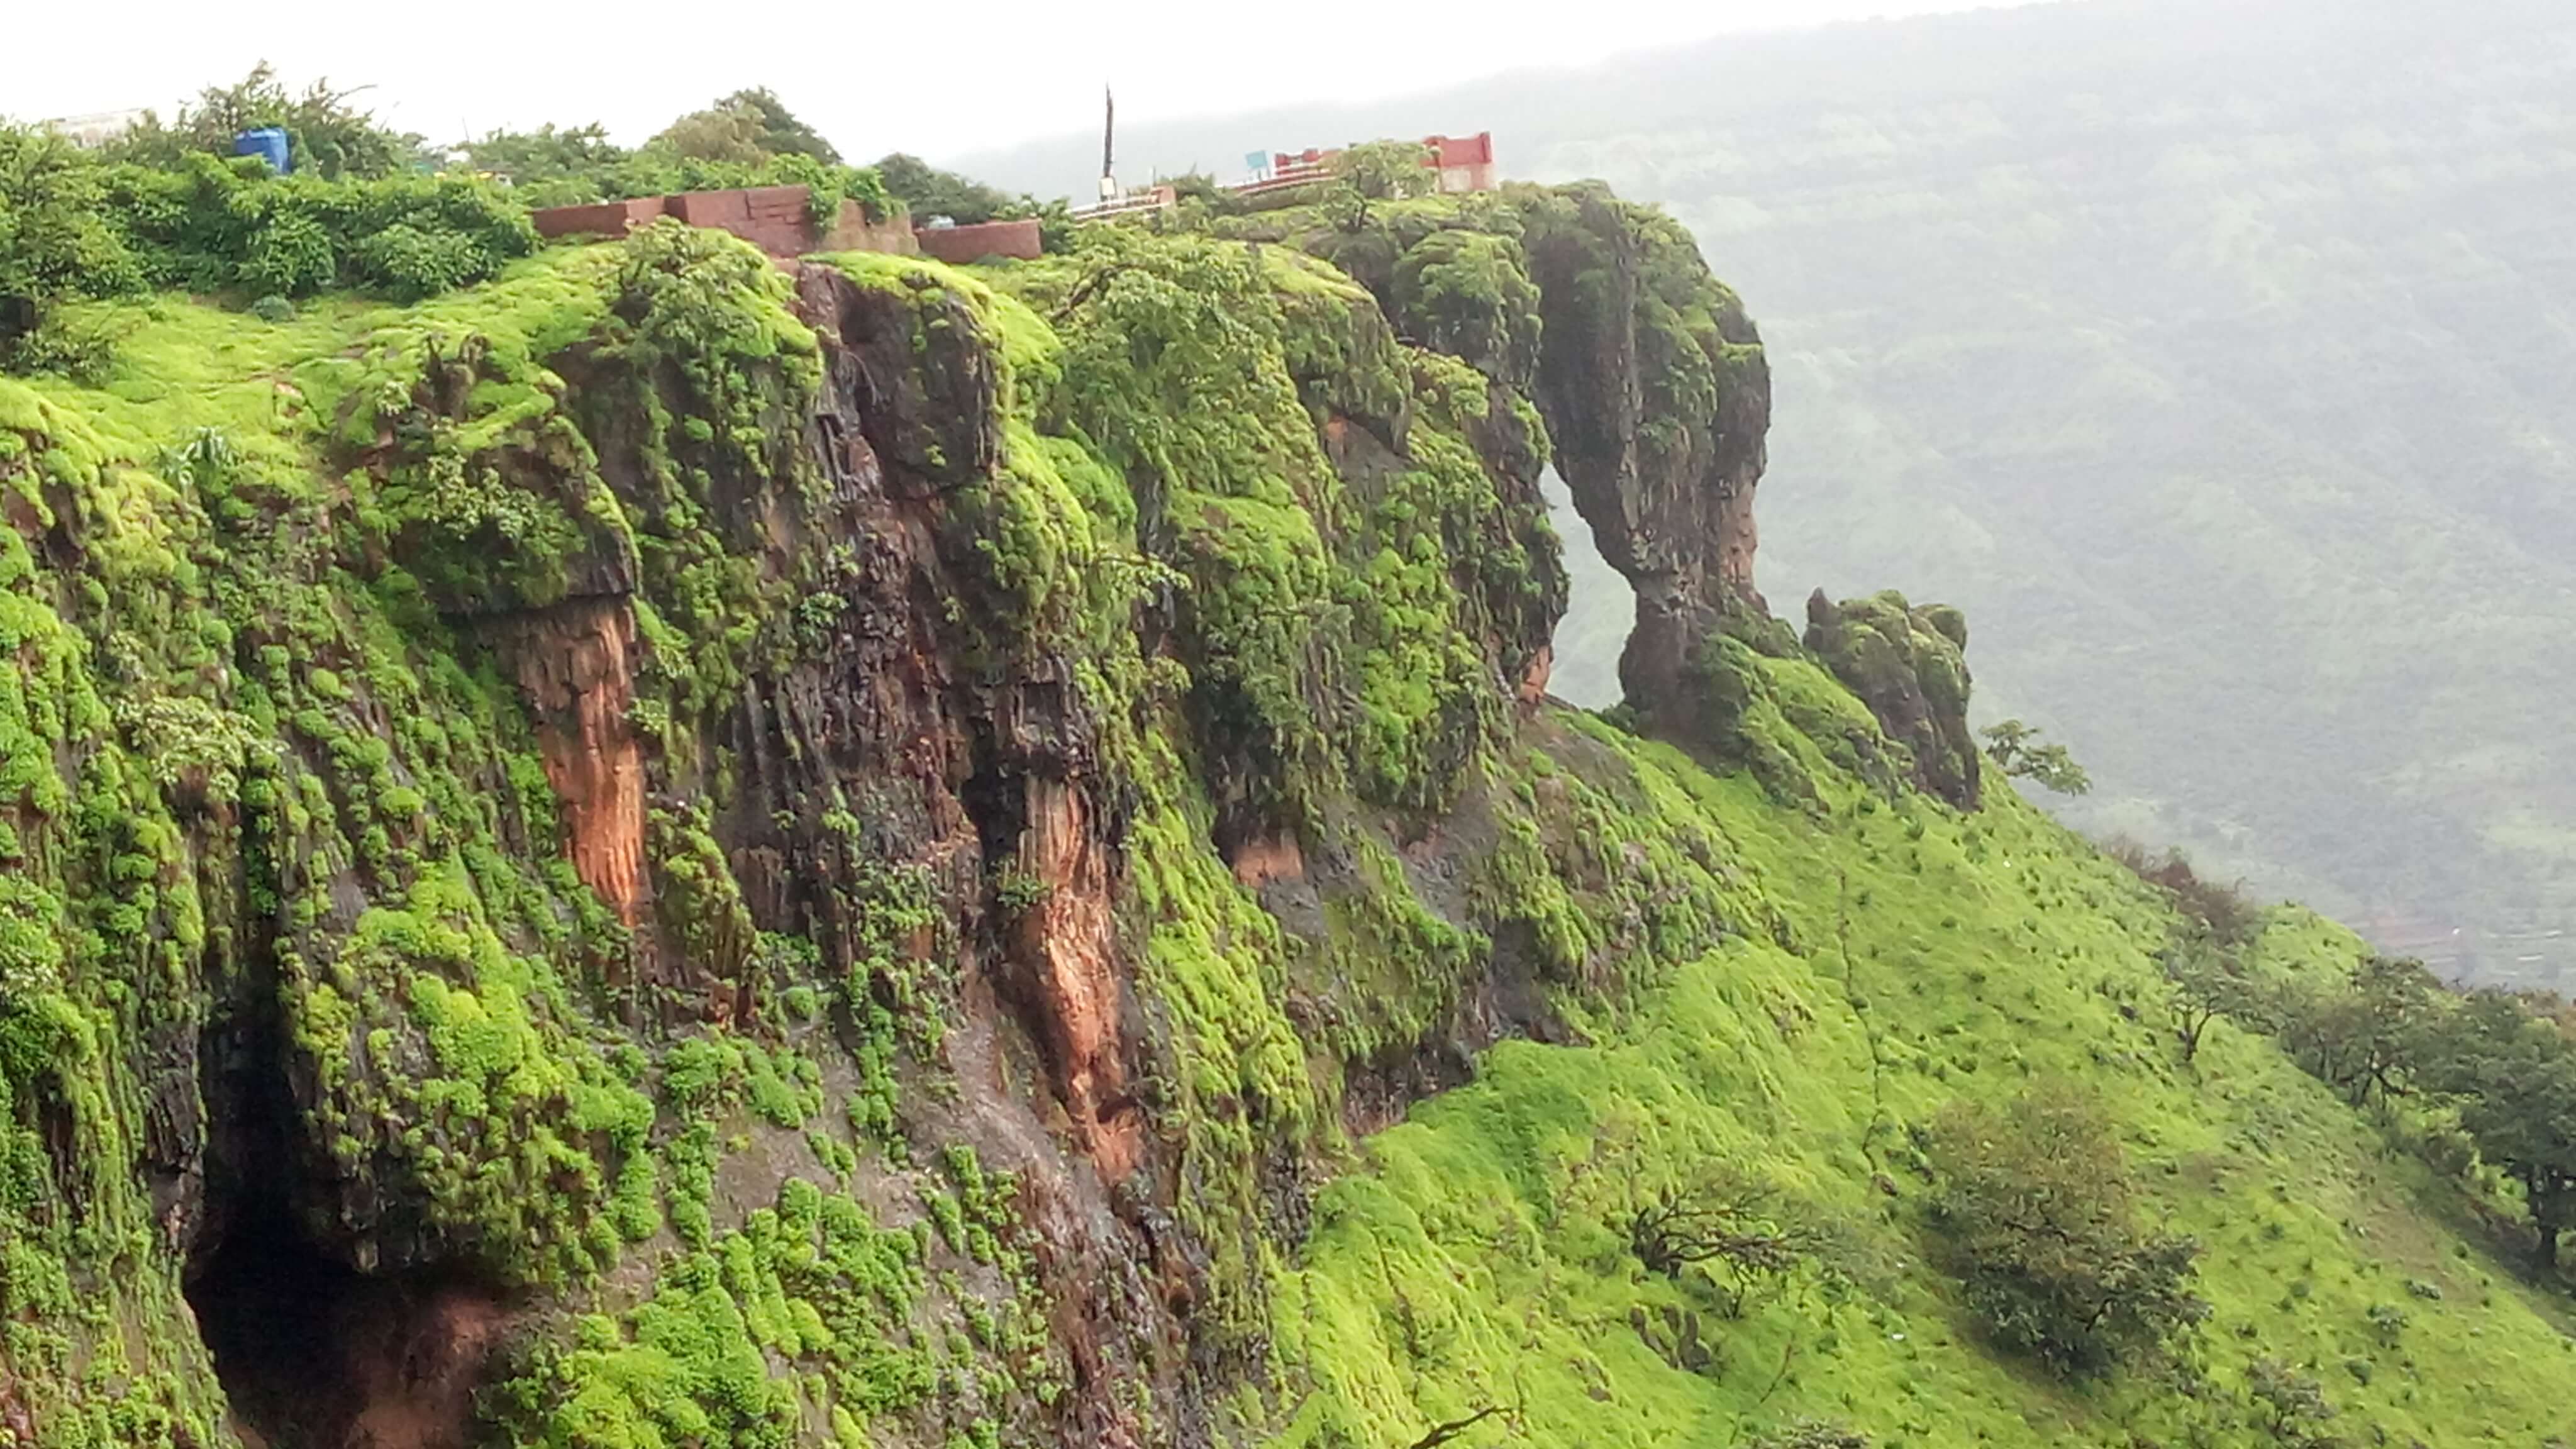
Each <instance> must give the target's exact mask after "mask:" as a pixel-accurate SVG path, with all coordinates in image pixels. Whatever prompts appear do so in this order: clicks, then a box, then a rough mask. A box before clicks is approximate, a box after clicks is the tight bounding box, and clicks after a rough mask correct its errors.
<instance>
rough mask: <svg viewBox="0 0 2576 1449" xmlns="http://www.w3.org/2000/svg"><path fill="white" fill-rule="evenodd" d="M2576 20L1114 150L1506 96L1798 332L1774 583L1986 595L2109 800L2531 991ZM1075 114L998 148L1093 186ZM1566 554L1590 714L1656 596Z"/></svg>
mask: <svg viewBox="0 0 2576 1449" xmlns="http://www.w3.org/2000/svg"><path fill="white" fill-rule="evenodd" d="M2569 24H2570V22H2569V19H2568V14H2567V11H2566V9H2565V7H2563V6H2559V5H2555V4H2552V3H2548V0H2469V3H2463V4H2457V5H2445V6H2424V5H2417V4H2408V3H2402V0H2364V3H2346V0H2266V3H2264V4H2261V5H2258V6H2253V7H2248V6H2244V5H2237V4H2222V3H2215V0H2180V3H2171V0H2088V3H2084V4H2065V5H2034V6H2023V7H2017V8H2015V7H2006V8H2003V9H2001V10H1998V11H1995V12H1992V13H1983V14H1976V15H1960V16H1950V17H1932V18H1923V19H1916V20H1908V21H1904V22H1897V23H1887V24H1876V25H1868V26H1843V27H1837V28H1834V29H1831V30H1824V31H1817V32H1813V33H1808V34H1780V35H1766V36H1741V37H1733V38H1728V39H1724V40H1719V41H1713V42H1709V43H1706V44H1701V45H1693V46H1687V47H1680V48H1675V49H1672V50H1670V51H1667V52H1663V53H1658V54H1655V55H1652V56H1647V55H1640V56H1637V57H1632V58H1628V59H1623V60H1620V61H1617V62H1612V63H1608V64H1605V65H1603V66H1600V67H1597V68H1594V69H1591V70H1586V71H1581V72H1569V73H1563V74H1557V75H1551V76H1545V77H1533V76H1521V77H1514V78H1512V79H1510V80H1508V81H1501V82H1494V83H1486V84H1479V85H1474V86H1467V87H1461V88H1457V89H1453V90H1449V91H1446V92H1442V93H1438V94H1432V95H1425V96H1419V97H1412V98H1407V99H1405V100H1402V101H1391V102H1386V103H1381V104H1376V105H1371V106H1368V107H1364V108H1360V109H1359V110H1357V111H1355V112H1330V113H1326V112H1319V111H1315V110H1312V109H1300V110H1295V111H1283V112H1278V113H1273V114H1266V115H1256V116H1247V117H1242V118H1239V119H1234V120H1224V121H1209V120H1194V121H1192V122H1191V123H1189V125H1187V126H1186V127H1180V126H1172V127H1163V128H1157V127H1153V126H1148V125H1145V124H1142V123H1139V124H1136V125H1132V126H1130V127H1128V128H1127V129H1126V130H1125V131H1123V132H1122V135H1121V141H1122V144H1123V145H1124V147H1125V148H1126V150H1127V152H1128V153H1129V154H1132V155H1136V156H1139V157H1145V158H1152V157H1156V156H1188V155H1207V154H1211V153H1213V154H1220V155H1224V154H1232V152H1233V151H1235V150H1238V149H1244V148H1254V147H1263V146H1270V147H1278V146H1292V147H1293V146H1296V145H1302V144H1313V143H1319V142H1330V141H1332V140H1336V139H1339V138H1341V137H1343V136H1347V135H1350V134H1352V133H1354V132H1363V133H1364V132H1368V131H1375V132H1381V133H1387V134H1396V135H1407V134H1413V135H1418V134H1422V133H1424V132H1427V131H1447V132H1451V133H1455V132H1458V131H1461V130H1470V129H1482V128H1487V127H1490V128H1492V130H1493V131H1494V132H1495V135H1496V140H1497V145H1498V147H1499V148H1500V155H1501V158H1502V161H1503V163H1504V166H1505V169H1506V171H1507V172H1508V173H1509V174H1513V175H1518V176H1525V177H1533V178H1537V179H1542V180H1544V179H1553V178H1570V177H1576V176H1599V177H1604V178H1606V179H1608V180H1609V181H1611V182H1612V183H1613V184H1615V185H1616V186H1617V187H1618V188H1619V189H1620V191H1621V192H1622V194H1624V195H1628V196H1633V197H1639V198H1643V199H1647V200H1652V201H1655V202H1658V203H1660V204H1662V205H1664V206H1665V207H1667V208H1668V209H1669V210H1670V211H1671V212H1672V213H1673V214H1674V215H1675V216H1676V217H1678V218H1680V219H1681V220H1682V221H1684V222H1685V223H1687V224H1688V225H1689V226H1690V228H1691V229H1692V230H1693V231H1694V232H1695V233H1696V234H1697V235H1698V237H1699V238H1700V241H1701V243H1702V245H1703V246H1704V247H1705V248H1706V249H1707V251H1708V254H1709V256H1710V258H1711V259H1712V261H1713V263H1714V264H1716V265H1717V267H1718V269H1719V270H1720V271H1722V272H1723V273H1724V274H1725V275H1726V276H1727V277H1728V279H1729V280H1730V281H1732V282H1734V283H1735V284H1736V285H1738V286H1739V287H1740V288H1741V289H1742V290H1743V291H1744V293H1745V295H1746V296H1747V297H1748V298H1750V299H1752V301H1753V302H1754V303H1755V305H1756V308H1757V310H1758V311H1759V313H1760V315H1761V316H1762V319H1763V323H1764V330H1765V334H1766V337H1767V340H1768V341H1769V343H1770V346H1771V352H1772V359H1773V367H1774V370H1775V373H1776V375H1777V376H1778V378H1779V393H1780V399H1781V405H1780V410H1779V414H1778V420H1777V426H1776V427H1775V429H1774V432H1773V435H1772V459H1773V464H1774V467H1773V472H1772V475H1771V476H1772V481H1771V485H1770V486H1769V487H1768V488H1767V489H1766V490H1765V493H1764V503H1763V508H1762V512H1763V563H1762V577H1763V580H1764V582H1765V585H1766V587H1768V588H1769V589H1771V590H1772V591H1773V594H1774V597H1775V600H1779V599H1786V600H1791V601H1794V600H1796V599H1798V598H1800V597H1803V596H1804V595H1805V594H1806V592H1807V591H1808V589H1809V588H1811V587H1813V586H1814V585H1816V584H1817V583H1820V582H1821V583H1823V584H1824V585H1826V586H1827V587H1828V588H1829V589H1832V590H1834V591H1835V592H1836V593H1838V594H1841V593H1853V592H1860V591H1863V590H1867V589H1875V588H1880V587H1885V586H1888V585H1891V584H1893V585H1898V586H1901V587H1903V588H1905V589H1906V590H1907V591H1908V592H1909V593H1913V594H1915V595H1917V596H1926V595H1928V596H1931V597H1935V598H1941V599H1945V600H1948V601H1950V602H1952V603H1955V604H1958V605H1960V606H1962V607H1964V608H1965V609H1966V610H1967V612H1968V614H1969V616H1970V617H1971V618H1973V619H1976V620H1977V621H1978V624H1979V628H1980V631H1981V632H1980V636H1979V641H1978V650H1977V653H1978V660H1979V683H1980V686H1981V688H1980V694H1981V696H1982V698H1983V701H1984V703H1983V705H1982V708H1983V709H1985V710H1987V711H1991V713H1990V714H1987V715H1983V716H1981V718H1980V723H1984V722H1986V721H1987V720H1988V719H1991V718H1993V717H1997V716H2002V715H2020V716H2022V717H2024V718H2026V719H2028V720H2030V721H2031V722H2033V723H2035V724H2038V725H2041V726H2044V727H2045V728H2047V729H2048V730H2049V732H2050V733H2051V734H2052V735H2054V736H2057V737H2058V738H2061V739H2063V740H2065V741H2067V742H2068V743H2070V744H2071V745H2072V746H2073V747H2074V748H2075V750H2076V752H2077V754H2078V755H2079V756H2080V757H2081V758H2082V759H2083V760H2084V761H2085V762H2086V763H2087V765H2089V766H2090V767H2091V769H2092V771H2093V773H2094V776H2095V784H2096V788H2095V790H2094V791H2093V793H2092V794H2091V795H2090V796H2089V797H2087V798H2086V799H2085V800H2084V801H2082V802H2080V803H2079V804H2075V805H2072V806H2066V807H2061V808H2066V809H2067V810H2068V812H2069V818H2071V819H2073V820H2075V821H2076V822H2077V823H2078V824H2080V825H2082V826H2084V827H2085V828H2088V829H2092V830H2096V831H2101V830H2126V831H2128V832H2130V833H2133V834H2137V835H2139V836H2141V837H2144V838H2149V839H2158V840H2178V841H2182V842H2185V843H2186V844H2188V845H2189V846H2190V848H2191V849H2192V851H2193V853H2194V855H2195V856H2196V857H2198V858H2200V859H2201V860H2203V861H2204V862H2205V863H2208V864H2209V865H2211V866H2212V867H2213V868H2214V869H2219V870H2220V871H2221V872H2222V873H2223V874H2225V875H2227V876H2231V877H2232V876H2236V875H2248V876H2251V877H2252V878H2254V879H2257V880H2259V881H2261V882H2262V883H2263V884H2264V886H2265V888H2266V889H2267V890H2269V891H2272V892H2275V893H2294V894H2297V895H2300V896H2301V897H2303V898H2307V899H2312V900H2315V901H2317V902H2318V903H2319V904H2320V905H2323V906H2326V907H2328V908H2331V909H2333V910H2335V911H2337V912H2338V913H2341V914H2345V915H2347V916H2348V917H2349V918H2350V919H2353V920H2355V921H2356V922H2358V923H2362V924H2365V925H2366V926H2367V927H2368V929H2369V931H2370V933H2371V935H2372V937H2373V939H2374V940H2376V941H2378V942H2379V943H2380V944H2381V945H2382V946H2384V947H2385V948H2387V949H2390V950H2395V951H2402V952H2408V953H2413V954H2419V955H2422V956H2424V957H2425V958H2426V959H2427V960H2429V961H2431V962H2432V963H2433V964H2434V965H2435V967H2436V968H2437V970H2439V971H2440V972H2441V973H2442V974H2444V975H2446V976H2450V975H2457V974H2461V973H2467V974H2470V975H2473V976H2476V977H2477V978H2479V979H2482V980H2489V981H2498V982H2518V983H2533V984H2544V985H2546V984H2552V983H2559V982H2560V981H2561V978H2562V977H2565V976H2566V975H2567V974H2568V973H2570V972H2571V971H2576V885H2571V882H2576V871H2571V870H2570V869H2569V863H2570V861H2571V859H2576V854H2572V852H2576V839H2571V836H2570V834H2569V831H2568V827H2567V822H2568V821H2569V820H2570V819H2576V795H2571V793H2570V790H2571V785H2570V780H2571V776H2570V775H2569V773H2568V771H2566V770H2565V769H2564V768H2563V767H2562V762H2563V760H2564V757H2565V752H2564V750H2563V748H2562V747H2561V744H2560V742H2561V740H2562V739H2563V737H2564V733H2565V731H2564V720H2563V718H2562V715H2563V710H2562V708H2561V704H2560V695H2561V694H2562V692H2563V691H2562V690H2561V689H2560V687H2559V684H2558V681H2560V680H2563V679H2564V678H2566V677H2568V676H2569V675H2570V673H2571V672H2576V654H2571V648H2576V646H2571V643H2570V640H2569V636H2568V635H2567V632H2566V631H2565V630H2564V629H2563V628H2561V627H2559V622H2558V621H2560V620H2563V619H2564V618H2566V617H2568V616H2569V614H2570V613H2571V611H2576V576H2571V574H2570V572H2569V568H2568V563H2567V561H2568V560H2569V559H2570V558H2571V557H2576V504H2571V500H2576V464H2571V462H2570V460H2571V459H2576V437H2571V435H2570V431H2569V423H2568V420H2569V418H2570V417H2571V415H2572V414H2571V412H2570V409H2569V408H2568V406H2567V399H2568V397H2569V396H2570V393H2571V389H2576V360H2572V359H2576V349H2571V346H2570V343H2569V340H2568V339H2569V337H2570V336H2571V335H2576V314H2571V312H2570V310H2569V303H2568V296H2569V289H2568V286H2567V282H2566V276H2567V273H2566V266H2567V263H2566V253H2565V249H2564V247H2563V245H2562V238H2563V237H2564V235H2565V230H2566V226H2565V217H2564V214H2563V208H2562V207H2561V206H2560V204H2559V201H2558V198H2559V197H2561V196H2563V195H2564V194H2565V193H2566V191H2567V189H2568V188H2569V186H2570V185H2571V184H2576V170H2571V165H2576V163H2571V162H2570V160H2569V158H2570V156H2571V155H2576V131H2571V125H2576V123H2571V121H2570V118H2569V113H2568V110H2567V108H2566V107H2565V106H2564V105H2563V104H2561V103H2560V98H2561V97H2563V96H2564V95H2565V93H2566V92H2567V90H2568V88H2569V86H2570V85H2571V83H2576V72H2571V70H2570V63H2569V60H2568V57H2569V56H2570V54H2571V53H2576V49H2571V47H2576V36H2571V34H2570V30H2569ZM2033 55H2045V56H2048V57H2049V58H2050V60H2049V63H2048V64H2047V65H2045V66H2039V65H2033V64H2032V63H2031V62H2030V57H2031V56H2033ZM1082 146H1083V142H1082V140H1081V139H1080V138H1069V139H1067V140H1066V141H1065V142H1063V143H1062V144H1060V145H1051V146H1047V147H1032V148H1030V149H1028V150H1026V151H1024V152H1021V153H1017V154H1013V155H1006V156H996V157H991V158H977V160H976V163H975V164H976V165H977V166H978V167H979V168H980V169H982V170H984V171H986V172H987V173H988V174H991V175H993V176H994V177H996V178H997V179H999V180H1003V181H1005V182H1006V183H1008V184H1011V185H1016V186H1028V187H1038V186H1042V185H1046V184H1054V185H1058V186H1061V185H1064V184H1066V183H1067V182H1068V181H1070V180H1072V179H1073V178H1078V177H1080V176H1082V175H1084V174H1086V173H1085V170H1084V164H1085V163H1084V159H1083V150H1082ZM1573 524H1574V520H1573V518H1572V515H1571V514H1570V513H1567V514H1563V515H1561V516H1560V526H1562V527H1565V528H1566V529H1567V531H1568V533H1569V536H1574V535H1576V534H1577V532H1578V531H1577V530H1576V529H1575V528H1574V527H1573ZM1581 564H1582V561H1581V560H1580V559H1577V560H1576V561H1575V565H1574V568H1575V574H1576V600H1577V602H1576V605H1575V607H1574V609H1573V611H1572V612H1571V613H1570V614H1569V616H1568V620H1567V626H1566V628H1567V633H1566V635H1565V637H1564V639H1563V641H1562V645H1563V647H1561V648H1560V649H1559V650H1558V657H1559V659H1560V660H1561V661H1562V667H1561V668H1560V670H1559V680H1560V688H1561V690H1562V691H1563V692H1564V693H1566V694H1567V696H1568V697H1569V698H1573V699H1577V700H1580V701H1582V702H1585V703H1591V704H1607V703H1611V702H1613V700H1614V697H1615V695H1616V692H1617V683H1616V680H1615V678H1614V677H1613V675H1612V673H1611V672H1610V669H1609V667H1608V666H1609V663H1610V661H1611V659H1612V658H1614V657H1615V654H1616V652H1617V643H1618V640H1619V639H1620V638H1621V637H1622V636H1623V635H1624V634H1625V633H1626V631H1627V629H1628V625H1629V611H1628V605H1627V600H1626V598H1625V596H1624V594H1623V593H1622V592H1620V591H1619V590H1618V589H1617V587H1616V582H1615V580H1610V579H1607V578H1606V577H1601V576H1598V575H1594V576H1591V579H1590V580H1589V581H1591V582H1595V583H1597V584H1598V585H1600V587H1595V588H1590V589H1587V588H1586V587H1585V584H1586V583H1587V575H1586V571H1585V570H1584V568H1583V567H1582V566H1581ZM2562 984H2563V983H2562Z"/></svg>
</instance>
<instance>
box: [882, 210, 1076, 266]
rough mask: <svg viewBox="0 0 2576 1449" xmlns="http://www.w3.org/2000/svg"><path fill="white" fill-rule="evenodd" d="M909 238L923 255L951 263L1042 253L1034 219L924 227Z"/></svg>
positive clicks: (1023, 257)
mask: <svg viewBox="0 0 2576 1449" xmlns="http://www.w3.org/2000/svg"><path fill="white" fill-rule="evenodd" d="M913 239H914V240H915V241H916V242H918V243H919V244H920V246H921V254H922V255H923V256H926V257H936V258H938V259H939V260H940V261H943V262H951V263H965V262H979V261H982V260H983V259H984V258H986V257H1018V258H1021V259H1022V260H1028V259H1032V258H1035V257H1038V256H1040V255H1042V254H1043V253H1044V250H1045V249H1044V247H1043V246H1041V245H1040V243H1039V240H1038V219H1037V218H1036V217H1034V216H1024V217H1021V218H1019V219H1017V220H1015V221H987V222H982V223H979V224H977V225H974V226H945V227H942V226H933V227H924V228H923V229H921V230H920V231H917V232H914V233H913Z"/></svg>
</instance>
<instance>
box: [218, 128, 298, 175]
mask: <svg viewBox="0 0 2576 1449" xmlns="http://www.w3.org/2000/svg"><path fill="white" fill-rule="evenodd" d="M233 154H234V155H236V156H256V157H258V158H259V159H261V160H262V161H265V162H267V163H268V169H269V170H271V171H274V172H276V173H277V174H278V175H280V176H283V175H285V174H286V173H287V172H289V171H292V170H294V169H295V158H294V155H293V148H291V147H290V146H288V144H287V141H286V133H285V132H284V131H281V130H279V129H278V128H277V127H275V126H263V127H261V128H260V129H258V130H256V131H244V132H242V133H241V134H240V135H238V136H235V137H233Z"/></svg>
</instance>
